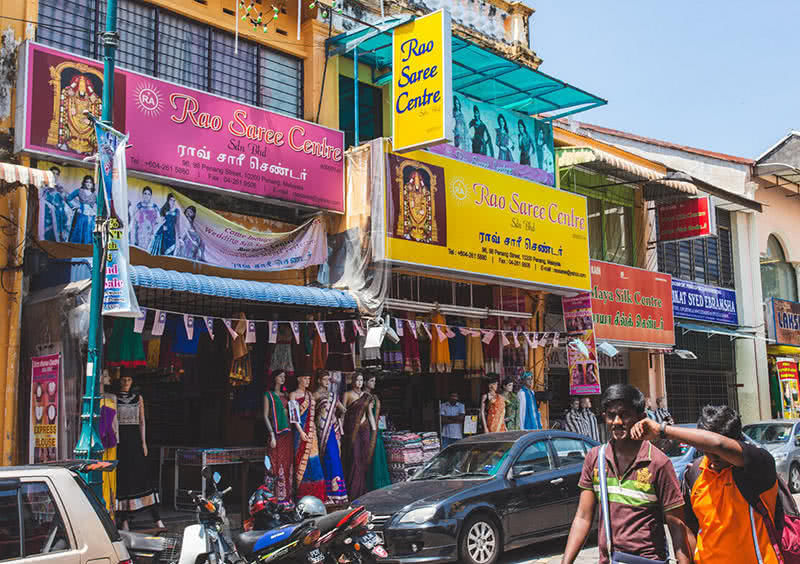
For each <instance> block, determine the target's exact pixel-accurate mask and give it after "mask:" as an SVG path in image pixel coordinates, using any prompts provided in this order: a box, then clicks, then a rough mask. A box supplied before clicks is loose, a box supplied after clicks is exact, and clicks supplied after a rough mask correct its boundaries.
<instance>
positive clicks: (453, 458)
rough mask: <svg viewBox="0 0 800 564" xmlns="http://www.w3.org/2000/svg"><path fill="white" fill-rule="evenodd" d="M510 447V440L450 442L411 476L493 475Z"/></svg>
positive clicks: (511, 444) (422, 478)
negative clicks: (452, 443) (499, 441)
mask: <svg viewBox="0 0 800 564" xmlns="http://www.w3.org/2000/svg"><path fill="white" fill-rule="evenodd" d="M512 446H514V443H513V442H503V443H494V442H493V443H489V442H487V443H466V444H454V445H452V446H450V447H448V448H446V449H445V450H443V451H442V452H440V453H439V454H437V455H436V456H435V457H433V459H431V461H430V462H429V463H428V464H427V465H426V466H425V467H423V468H422V470H420V471H419V473H417V474H416V475H415V476H414V478H412V479H413V480H435V479H442V478H455V477H474V478H480V477H488V476H494V475H495V474H496V473H497V471H498V470H499V469H500V466H501V465H502V463H503V461H504V460H505V459H506V457H507V456H508V452H509V451H510V450H511V447H512Z"/></svg>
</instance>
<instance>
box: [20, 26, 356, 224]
mask: <svg viewBox="0 0 800 564" xmlns="http://www.w3.org/2000/svg"><path fill="white" fill-rule="evenodd" d="M19 52H20V55H19V58H20V60H19V73H18V76H17V96H18V98H17V99H18V100H24V103H23V104H18V107H17V115H16V119H17V121H16V123H17V124H18V128H17V132H18V133H17V137H16V139H15V150H16V151H25V152H28V153H31V154H36V155H42V156H48V157H53V156H58V157H63V158H65V159H68V160H73V161H76V160H77V161H82V160H83V159H84V158H85V157H88V156H91V155H93V154H94V153H95V152H96V150H97V147H96V143H97V142H96V139H95V138H94V131H93V128H92V126H91V123H90V122H89V121H88V120H87V119H86V117H85V112H91V113H93V114H95V115H100V112H101V110H102V104H101V102H102V91H103V67H102V64H101V63H99V62H97V61H92V60H90V59H84V58H81V57H78V56H75V55H72V54H69V53H66V52H64V51H59V50H56V49H51V48H49V47H44V46H42V45H39V44H36V43H33V42H27V43H26V44H25V45H23V46H22V47H21V48H20V50H19ZM114 90H115V92H114V126H115V128H116V129H118V130H120V131H125V132H128V133H130V143H131V145H132V147H130V149H129V150H128V163H127V165H128V171H129V172H132V173H133V174H134V175H136V176H144V177H153V178H154V179H158V180H161V181H166V182H172V183H177V184H182V185H188V186H194V187H197V186H200V187H203V188H209V189H215V190H227V191H232V192H236V193H240V194H247V195H249V196H251V197H262V198H268V199H270V200H277V201H281V202H285V203H292V204H299V205H302V206H307V207H310V208H317V209H324V210H328V211H333V212H340V213H341V212H344V160H343V156H344V151H343V147H344V134H343V133H342V132H341V131H338V130H335V129H330V128H327V127H322V126H320V125H317V124H314V123H310V122H307V121H303V120H300V119H296V118H292V117H288V116H285V115H282V114H279V113H275V112H270V111H267V110H264V109H262V108H258V107H255V106H251V105H248V104H244V103H241V102H236V101H233V100H229V99H227V98H222V97H220V96H215V95H212V94H207V93H205V92H200V91H198V90H194V89H191V88H186V87H184V86H179V85H177V84H173V83H171V82H166V81H163V80H158V79H156V78H153V77H149V76H145V75H142V74H139V73H135V72H131V71H127V70H117V71H116V72H115V74H114ZM22 124H24V126H22Z"/></svg>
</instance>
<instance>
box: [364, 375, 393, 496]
mask: <svg viewBox="0 0 800 564" xmlns="http://www.w3.org/2000/svg"><path fill="white" fill-rule="evenodd" d="M376 383H377V376H375V374H371V375H370V376H369V377H367V392H368V393H369V394H371V395H372V407H371V408H370V409H371V410H372V418H373V419H374V420H375V423H376V425H375V431H373V432H372V440H371V441H370V446H369V459H370V464H369V470H368V471H367V489H368V490H370V491H371V490H378V489H380V488H383V487H386V486H389V485H391V483H392V479H391V477H390V476H389V464H388V463H387V461H386V447H384V445H383V435H382V434H381V430H380V429H379V428H378V425H377V423H378V422H379V421H380V418H381V400H380V398H379V397H378V394H376V393H375V384H376Z"/></svg>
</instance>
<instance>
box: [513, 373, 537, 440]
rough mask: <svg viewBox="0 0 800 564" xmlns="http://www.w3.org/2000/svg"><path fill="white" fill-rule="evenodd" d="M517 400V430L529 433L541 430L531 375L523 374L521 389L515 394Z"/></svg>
mask: <svg viewBox="0 0 800 564" xmlns="http://www.w3.org/2000/svg"><path fill="white" fill-rule="evenodd" d="M517 397H518V398H519V428H520V429H524V430H526V431H529V430H531V429H541V428H542V421H541V419H540V418H539V406H538V404H537V403H536V393H535V392H534V391H533V374H532V373H530V372H523V374H522V389H520V391H519V392H517Z"/></svg>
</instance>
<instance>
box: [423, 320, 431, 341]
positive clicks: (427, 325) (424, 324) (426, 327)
mask: <svg viewBox="0 0 800 564" xmlns="http://www.w3.org/2000/svg"><path fill="white" fill-rule="evenodd" d="M422 328H423V329H425V332H426V333H427V334H428V338H429V339H431V340H433V335H431V324H430V323H428V322H427V321H423V323H422Z"/></svg>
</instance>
